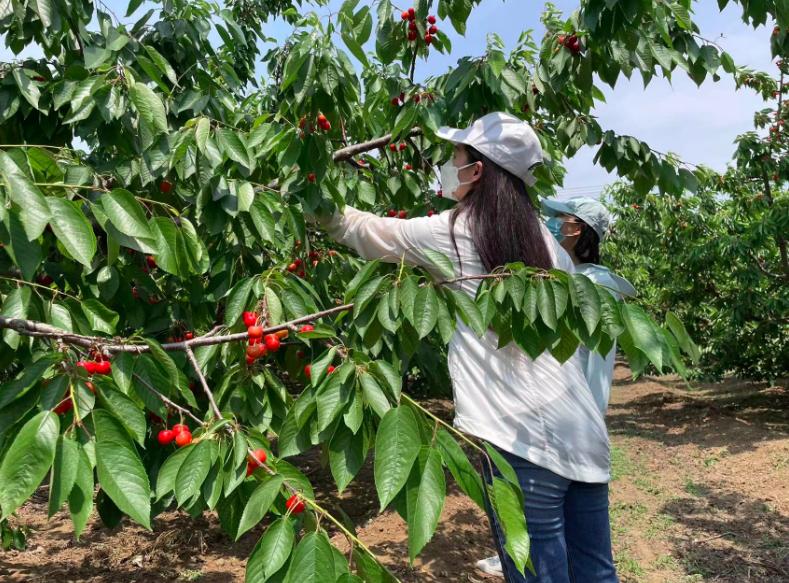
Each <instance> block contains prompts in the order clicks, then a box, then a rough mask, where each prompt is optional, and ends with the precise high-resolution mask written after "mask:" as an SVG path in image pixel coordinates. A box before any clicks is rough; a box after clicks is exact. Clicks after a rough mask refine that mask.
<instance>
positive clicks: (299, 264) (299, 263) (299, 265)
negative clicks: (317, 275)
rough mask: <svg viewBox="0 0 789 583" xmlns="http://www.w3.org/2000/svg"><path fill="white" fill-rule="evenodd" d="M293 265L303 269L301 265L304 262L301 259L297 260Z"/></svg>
mask: <svg viewBox="0 0 789 583" xmlns="http://www.w3.org/2000/svg"><path fill="white" fill-rule="evenodd" d="M293 263H295V264H296V267H301V264H302V263H304V262H303V261H302V260H301V259H296V260H295V261H294V262H293Z"/></svg>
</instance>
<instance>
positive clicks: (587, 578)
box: [482, 448, 619, 583]
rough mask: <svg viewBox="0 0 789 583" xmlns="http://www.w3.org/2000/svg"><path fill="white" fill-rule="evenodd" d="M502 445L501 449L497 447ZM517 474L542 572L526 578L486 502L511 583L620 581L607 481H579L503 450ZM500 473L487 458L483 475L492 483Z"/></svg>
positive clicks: (534, 553)
mask: <svg viewBox="0 0 789 583" xmlns="http://www.w3.org/2000/svg"><path fill="white" fill-rule="evenodd" d="M497 449H498V448H497ZM498 451H499V453H501V454H502V455H503V456H504V458H505V459H506V460H507V461H508V462H509V463H510V465H512V468H513V469H514V470H515V473H516V474H517V476H518V481H519V482H520V486H521V489H522V490H523V498H524V504H525V509H524V510H525V513H526V526H527V528H528V531H529V537H530V538H531V561H532V564H533V565H534V570H535V571H536V572H537V575H536V576H535V575H532V574H531V572H530V571H529V569H528V568H527V569H526V576H525V577H524V576H523V575H522V574H521V573H520V572H518V569H517V568H516V567H515V563H514V562H513V560H512V559H511V558H510V556H509V555H508V554H507V551H505V550H504V532H503V530H502V529H501V525H500V524H499V522H498V520H497V519H496V517H495V516H494V514H493V513H492V512H491V508H490V501H489V500H488V498H487V492H486V497H485V506H486V508H487V511H488V518H489V519H490V523H491V530H492V532H493V539H494V541H495V542H496V549H497V550H498V553H499V558H500V559H501V567H502V570H503V571H504V579H505V580H506V581H507V583H524V582H528V583H617V582H618V581H619V580H618V579H617V576H616V569H615V568H614V559H613V555H612V552H611V526H610V524H609V521H608V484H587V483H584V482H574V481H572V480H568V479H566V478H563V477H561V476H559V475H557V474H554V473H553V472H551V471H550V470H546V469H545V468H541V467H539V466H536V465H534V464H533V463H531V462H529V461H527V460H525V459H523V458H520V457H518V456H516V455H513V454H510V453H507V452H504V451H502V450H498ZM491 469H492V471H493V475H495V476H497V477H501V473H500V472H499V471H498V468H496V466H495V465H492V462H491V464H490V465H489V463H488V461H487V458H486V457H485V456H483V459H482V474H483V477H484V479H485V482H486V483H488V484H490V483H491V481H492V478H491Z"/></svg>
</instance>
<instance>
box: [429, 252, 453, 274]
mask: <svg viewBox="0 0 789 583" xmlns="http://www.w3.org/2000/svg"><path fill="white" fill-rule="evenodd" d="M422 253H423V254H424V255H425V257H427V258H428V259H429V260H430V262H431V263H432V264H433V265H434V266H435V267H436V269H438V271H439V272H440V273H441V275H443V276H444V277H445V278H446V279H453V278H454V277H455V268H454V267H453V265H452V261H451V260H450V259H449V257H447V256H446V255H444V254H443V253H439V252H438V251H435V250H433V249H423V250H422Z"/></svg>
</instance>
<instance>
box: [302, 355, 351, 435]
mask: <svg viewBox="0 0 789 583" xmlns="http://www.w3.org/2000/svg"><path fill="white" fill-rule="evenodd" d="M313 366H315V365H313ZM353 367H354V365H353V364H351V363H345V364H343V365H342V366H341V367H340V368H338V369H336V370H335V371H334V372H333V373H332V374H331V375H329V376H328V378H327V380H326V384H325V385H324V386H323V387H322V388H321V390H320V391H319V392H318V394H317V395H316V397H315V402H316V404H317V406H318V431H323V430H324V429H326V428H327V427H329V425H331V424H332V422H333V421H334V420H335V419H336V418H337V415H339V414H340V411H342V410H343V408H344V407H345V406H346V405H347V404H348V401H349V399H350V397H351V394H352V391H353V385H354V378H353V377H349V374H348V370H349V369H350V370H351V371H352V370H353ZM314 371H315V369H314V368H313V369H312V374H317V373H315V372H314Z"/></svg>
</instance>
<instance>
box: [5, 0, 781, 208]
mask: <svg viewBox="0 0 789 583" xmlns="http://www.w3.org/2000/svg"><path fill="white" fill-rule="evenodd" d="M104 3H105V5H106V6H107V7H108V8H109V9H110V10H111V11H112V12H114V13H115V14H117V15H118V16H119V17H120V18H121V20H122V21H124V22H134V19H135V18H134V15H133V16H132V17H130V18H128V19H127V18H124V15H125V13H126V6H127V4H128V2H126V1H119V0H106V1H105V2H104ZM364 3H369V2H368V0H362V3H361V4H364ZM147 4H149V3H147V2H146V3H145V4H144V5H143V6H142V7H141V8H140V9H138V11H137V12H136V13H135V15H137V14H142V13H143V12H144V11H145V10H146V9H147V6H146V5H147ZM394 4H395V5H398V6H399V7H400V8H401V9H402V8H406V7H407V6H408V5H407V3H406V2H404V1H403V0H395V1H394ZM341 5H342V0H330V2H329V4H328V6H325V7H319V8H315V11H316V12H317V13H318V14H319V15H321V16H322V17H324V18H329V17H330V15H331V14H332V13H334V12H336V11H337V10H338V9H339V7H340V6H341ZM554 5H555V6H556V7H557V8H558V9H559V10H562V11H564V13H565V14H568V15H569V13H570V12H572V10H574V9H575V8H577V6H578V2H577V0H576V1H574V2H573V1H566V0H556V1H555V2H554ZM542 7H543V4H541V3H539V2H532V1H529V0H482V3H481V4H480V5H479V6H478V7H477V8H476V9H475V10H473V11H472V13H471V16H470V18H469V21H468V23H467V32H466V35H465V36H464V37H461V36H460V35H458V34H457V32H455V30H454V29H453V28H452V26H451V24H450V23H449V22H445V23H442V22H439V23H438V25H439V27H440V28H441V29H442V30H443V31H444V32H445V33H447V34H448V36H449V37H450V40H451V42H452V52H451V53H449V54H446V55H442V54H439V53H434V54H432V55H431V56H430V59H429V61H428V62H425V61H420V62H419V63H418V65H417V74H416V77H417V79H420V78H423V77H424V76H427V75H436V74H441V73H442V72H445V71H447V70H448V69H450V68H452V67H453V66H454V65H455V63H456V62H457V60H458V59H459V58H460V57H463V56H467V55H479V54H482V53H483V52H484V50H485V47H486V37H487V35H488V34H489V33H493V32H495V33H497V34H498V35H499V36H500V37H501V38H502V39H503V41H504V43H505V48H506V50H509V49H512V48H513V47H514V46H515V44H516V42H517V39H518V37H519V36H520V34H521V32H522V31H524V30H527V29H532V30H533V31H534V33H533V34H534V38H535V39H537V40H539V39H540V38H542V36H543V33H544V30H545V29H544V27H543V26H542V24H541V23H540V20H539V17H540V13H541V12H542ZM694 10H695V11H696V12H695V14H694V16H693V18H694V20H695V22H696V23H697V24H698V26H699V28H700V30H701V35H702V36H703V37H704V38H707V39H710V40H712V41H714V42H716V44H718V45H719V46H720V47H722V48H723V50H726V51H727V52H728V53H730V54H731V55H732V57H733V58H734V61H735V63H737V64H738V65H739V66H746V67H750V68H753V69H756V70H762V71H767V72H770V73H773V74H774V73H775V66H774V65H773V64H772V59H771V56H770V46H769V38H770V32H771V31H772V28H773V24H772V23H768V25H767V26H762V27H759V28H757V29H753V28H751V27H750V26H748V25H746V24H745V23H744V22H742V20H741V18H740V12H739V7H738V6H737V5H736V4H733V3H731V4H730V5H729V7H727V9H726V10H724V11H723V12H719V11H718V8H717V2H712V1H711V0H704V1H701V2H695V3H694ZM263 32H264V33H265V34H266V35H267V36H270V37H273V38H277V39H284V38H286V37H287V36H288V34H289V32H290V27H289V26H288V25H287V24H286V23H284V22H282V21H281V20H275V21H272V22H270V23H268V24H266V25H265V27H264V31H263ZM374 36H375V35H374V33H373V39H371V41H370V43H368V44H369V47H367V48H369V50H373V40H374ZM216 38H217V42H219V37H218V35H217V36H216ZM39 54H40V53H39ZM39 54H36V52H35V51H34V50H33V51H25V53H23V56H34V57H35V56H39ZM11 58H14V55H13V54H11V53H10V51H8V49H6V48H5V47H0V61H6V60H9V59H11ZM258 70H259V72H260V73H261V74H263V67H262V66H260V67H259V69H258ZM599 85H600V86H601V87H602V88H603V89H604V93H605V96H606V103H602V104H599V105H598V107H597V108H596V109H595V110H594V111H593V115H595V116H597V117H598V119H599V122H600V125H601V126H602V127H603V128H604V129H612V130H614V131H615V132H617V133H620V134H629V135H633V136H636V137H637V138H639V139H641V140H644V141H645V142H646V143H648V144H649V145H650V146H651V147H652V148H654V149H656V150H658V151H661V152H669V151H670V152H673V153H676V154H677V155H679V157H680V158H681V159H682V160H684V161H687V162H691V163H694V164H705V165H708V166H710V167H712V168H714V169H717V170H722V169H723V168H725V166H726V165H727V164H728V163H729V162H730V160H731V157H732V154H733V153H734V149H735V145H734V139H735V137H736V136H737V135H738V134H741V133H743V132H745V131H749V130H751V129H753V125H752V121H753V114H754V112H755V111H757V110H759V109H762V108H764V107H766V104H765V103H764V101H762V99H761V98H760V97H758V96H757V95H756V94H755V93H754V92H752V91H750V90H748V89H744V90H739V91H735V88H734V81H733V80H732V79H730V78H728V77H726V76H724V77H723V78H722V79H721V81H719V82H717V83H716V82H713V81H711V80H707V81H705V82H704V83H703V84H702V85H701V87H697V86H696V84H695V83H693V82H692V81H691V80H690V79H689V78H688V77H687V75H685V74H684V73H682V72H681V71H675V74H674V77H673V80H672V82H671V83H669V82H668V81H667V80H665V79H662V78H655V79H653V80H652V82H651V83H650V84H649V86H648V87H647V88H644V86H643V83H642V81H641V77H640V76H639V75H635V76H634V77H633V79H632V80H627V79H624V78H621V79H620V81H619V82H618V83H617V85H616V87H615V88H613V89H611V88H610V87H608V86H606V85H602V84H599ZM594 152H595V150H594V149H592V148H584V149H582V150H581V151H579V152H578V154H576V156H575V157H574V158H572V159H571V160H569V161H568V162H567V165H566V166H567V176H566V177H565V184H564V186H563V187H562V188H560V189H559V198H570V197H572V196H579V195H585V196H598V195H599V194H600V192H601V190H602V189H603V187H604V186H605V185H606V184H609V183H610V182H612V181H613V180H614V179H615V176H614V175H609V174H608V173H607V172H606V171H605V170H604V169H602V168H600V167H599V166H596V165H595V164H594V163H593V161H592V160H593V157H594Z"/></svg>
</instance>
